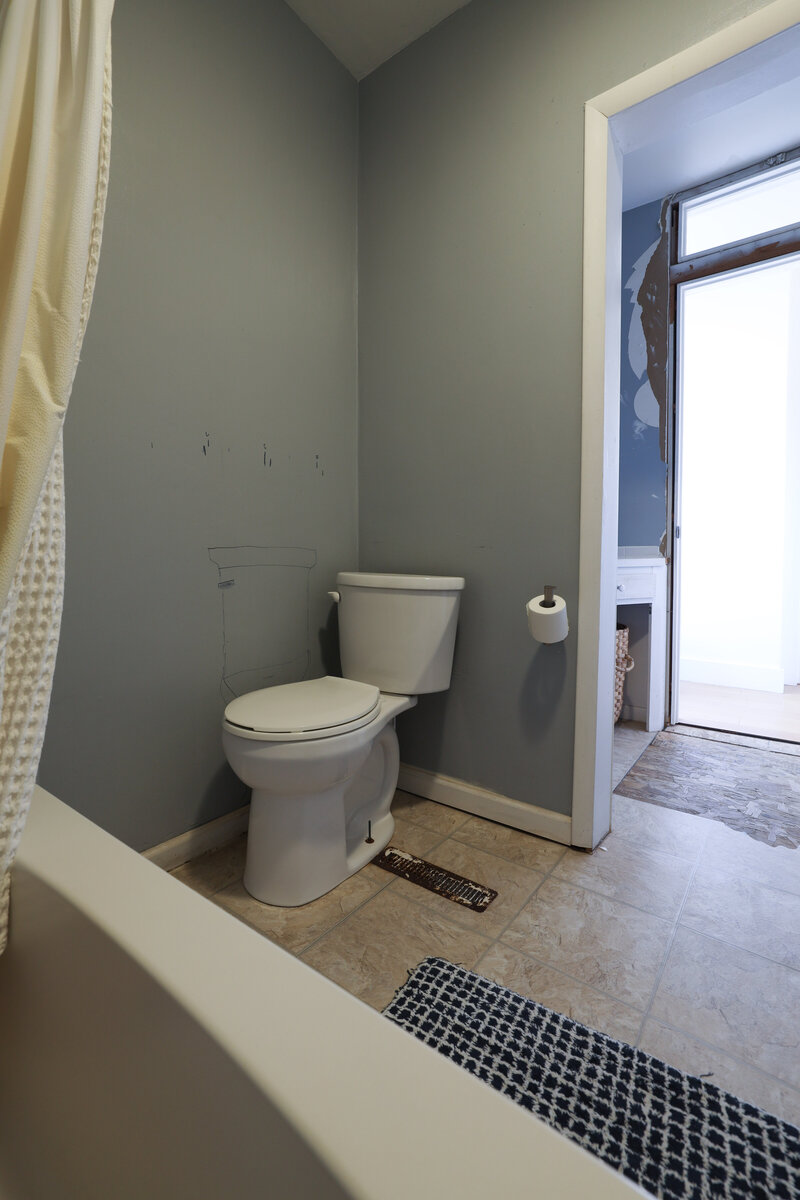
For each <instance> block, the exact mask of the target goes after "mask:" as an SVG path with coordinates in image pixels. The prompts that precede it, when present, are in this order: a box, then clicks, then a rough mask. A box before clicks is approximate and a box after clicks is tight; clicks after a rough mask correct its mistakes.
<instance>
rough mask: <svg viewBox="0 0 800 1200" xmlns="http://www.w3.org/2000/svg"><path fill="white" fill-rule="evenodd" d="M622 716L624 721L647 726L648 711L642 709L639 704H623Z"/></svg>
mask: <svg viewBox="0 0 800 1200" xmlns="http://www.w3.org/2000/svg"><path fill="white" fill-rule="evenodd" d="M620 716H621V718H622V720H623V721H641V722H642V724H643V725H646V724H647V709H646V708H640V707H639V705H638V704H623V706H622V712H621V713H620Z"/></svg>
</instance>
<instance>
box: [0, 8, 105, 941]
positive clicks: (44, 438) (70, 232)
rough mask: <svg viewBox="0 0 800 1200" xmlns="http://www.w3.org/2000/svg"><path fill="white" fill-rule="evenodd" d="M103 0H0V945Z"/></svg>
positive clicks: (99, 102) (40, 725)
mask: <svg viewBox="0 0 800 1200" xmlns="http://www.w3.org/2000/svg"><path fill="white" fill-rule="evenodd" d="M113 2H114V0H0V454H1V457H0V721H1V723H0V951H1V950H2V949H3V948H4V946H5V943H6V939H7V930H8V904H9V885H10V875H9V872H10V868H11V863H12V861H13V858H14V854H15V852H16V849H17V845H18V843H19V839H20V837H21V835H22V829H23V827H24V824H25V817H26V815H27V812H28V806H29V804H30V799H31V795H32V792H33V787H34V783H35V780H36V771H37V767H38V765H39V756H40V753H41V748H42V742H43V739H44V729H45V723H46V721H47V710H48V706H49V703H50V690H51V685H52V679H53V667H54V665H55V656H56V647H57V645H58V631H59V625H60V620H61V604H62V598H63V590H64V476H63V456H62V436H61V435H62V423H63V420H64V414H65V412H66V409H67V403H68V401H69V396H70V392H71V390H72V381H73V379H74V377H75V369H76V367H77V363H78V356H79V354H80V348H81V343H82V341H83V334H84V331H85V329H86V322H87V319H88V316H89V309H90V306H91V301H92V292H93V289H94V281H95V276H96V273H97V262H98V257H99V253H100V238H101V233H102V226H103V212H104V208H105V197H106V188H107V183H108V159H109V143H110V136H111V11H112V8H113Z"/></svg>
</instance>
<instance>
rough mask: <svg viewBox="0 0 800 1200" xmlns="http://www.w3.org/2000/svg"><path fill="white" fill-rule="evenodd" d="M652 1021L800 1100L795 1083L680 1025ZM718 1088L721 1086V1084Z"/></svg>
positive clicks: (691, 1072)
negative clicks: (752, 1072)
mask: <svg viewBox="0 0 800 1200" xmlns="http://www.w3.org/2000/svg"><path fill="white" fill-rule="evenodd" d="M650 1020H651V1021H653V1022H654V1023H655V1024H656V1025H662V1026H663V1027H664V1028H665V1029H669V1030H670V1031H671V1032H672V1033H679V1034H681V1035H682V1036H683V1037H687V1038H691V1040H692V1041H693V1042H697V1043H698V1045H700V1046H703V1047H704V1048H705V1049H706V1050H714V1051H715V1052H716V1053H717V1054H722V1055H723V1056H724V1057H725V1058H729V1059H731V1060H732V1061H733V1062H735V1063H737V1064H738V1065H739V1066H740V1067H746V1068H747V1070H748V1071H755V1073H756V1074H757V1075H761V1076H762V1077H763V1078H764V1079H768V1080H769V1081H770V1082H771V1083H776V1084H778V1085H779V1086H780V1087H784V1088H786V1089H787V1090H788V1091H790V1092H792V1093H794V1094H795V1095H797V1096H798V1097H799V1098H800V1087H795V1085H794V1084H793V1083H788V1082H787V1081H786V1080H785V1079H781V1077H780V1075H773V1074H772V1072H771V1071H765V1070H764V1069H763V1067H759V1066H757V1065H756V1064H755V1063H752V1062H750V1061H749V1060H748V1059H746V1058H742V1057H741V1056H740V1055H738V1054H732V1053H731V1051H730V1050H726V1049H724V1047H722V1046H717V1045H716V1043H715V1042H709V1041H708V1040H707V1039H706V1038H702V1037H698V1036H697V1034H696V1033H693V1032H692V1031H691V1030H689V1029H681V1027H680V1025H673V1024H672V1023H671V1022H670V1021H664V1020H662V1018H661V1017H651V1018H650ZM645 1053H649V1051H645ZM678 1069H680V1068H678ZM683 1074H684V1075H692V1074H694V1072H693V1071H684V1072H683ZM717 1086H719V1084H718V1085H717ZM723 1090H727V1089H723Z"/></svg>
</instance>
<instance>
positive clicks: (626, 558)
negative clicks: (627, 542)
mask: <svg viewBox="0 0 800 1200" xmlns="http://www.w3.org/2000/svg"><path fill="white" fill-rule="evenodd" d="M621 604H646V605H648V607H649V609H650V630H649V637H648V639H647V641H648V655H647V719H646V724H647V728H648V729H650V730H653V729H663V728H664V714H665V712H666V706H667V694H666V685H667V564H666V563H665V561H664V559H663V558H661V556H660V555H658V554H657V553H656V552H655V551H651V552H650V553H647V548H643V547H638V546H620V548H619V554H618V558H617V605H618V606H619V605H621ZM623 617H624V614H621V615H620V621H621V623H623V624H624V620H623Z"/></svg>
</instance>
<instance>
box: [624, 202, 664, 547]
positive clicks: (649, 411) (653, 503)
mask: <svg viewBox="0 0 800 1200" xmlns="http://www.w3.org/2000/svg"><path fill="white" fill-rule="evenodd" d="M666 209H667V205H666V203H664V205H662V203H661V201H656V202H655V203H652V204H645V205H643V206H642V207H641V208H637V209H632V210H631V211H630V212H627V213H623V217H622V286H623V291H622V348H621V349H622V353H621V371H620V447H619V456H620V488H619V544H620V545H621V546H651V547H652V546H658V545H659V544H660V542H661V540H662V537H663V534H664V530H665V526H666V504H667V471H666V432H667V411H668V404H667V399H668V398H667V394H666V393H667V382H666V381H667V372H666V366H667V354H668V346H669V342H668V326H667V299H668V296H667V270H666V267H667V254H668V240H667V230H666V224H665V216H666Z"/></svg>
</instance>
